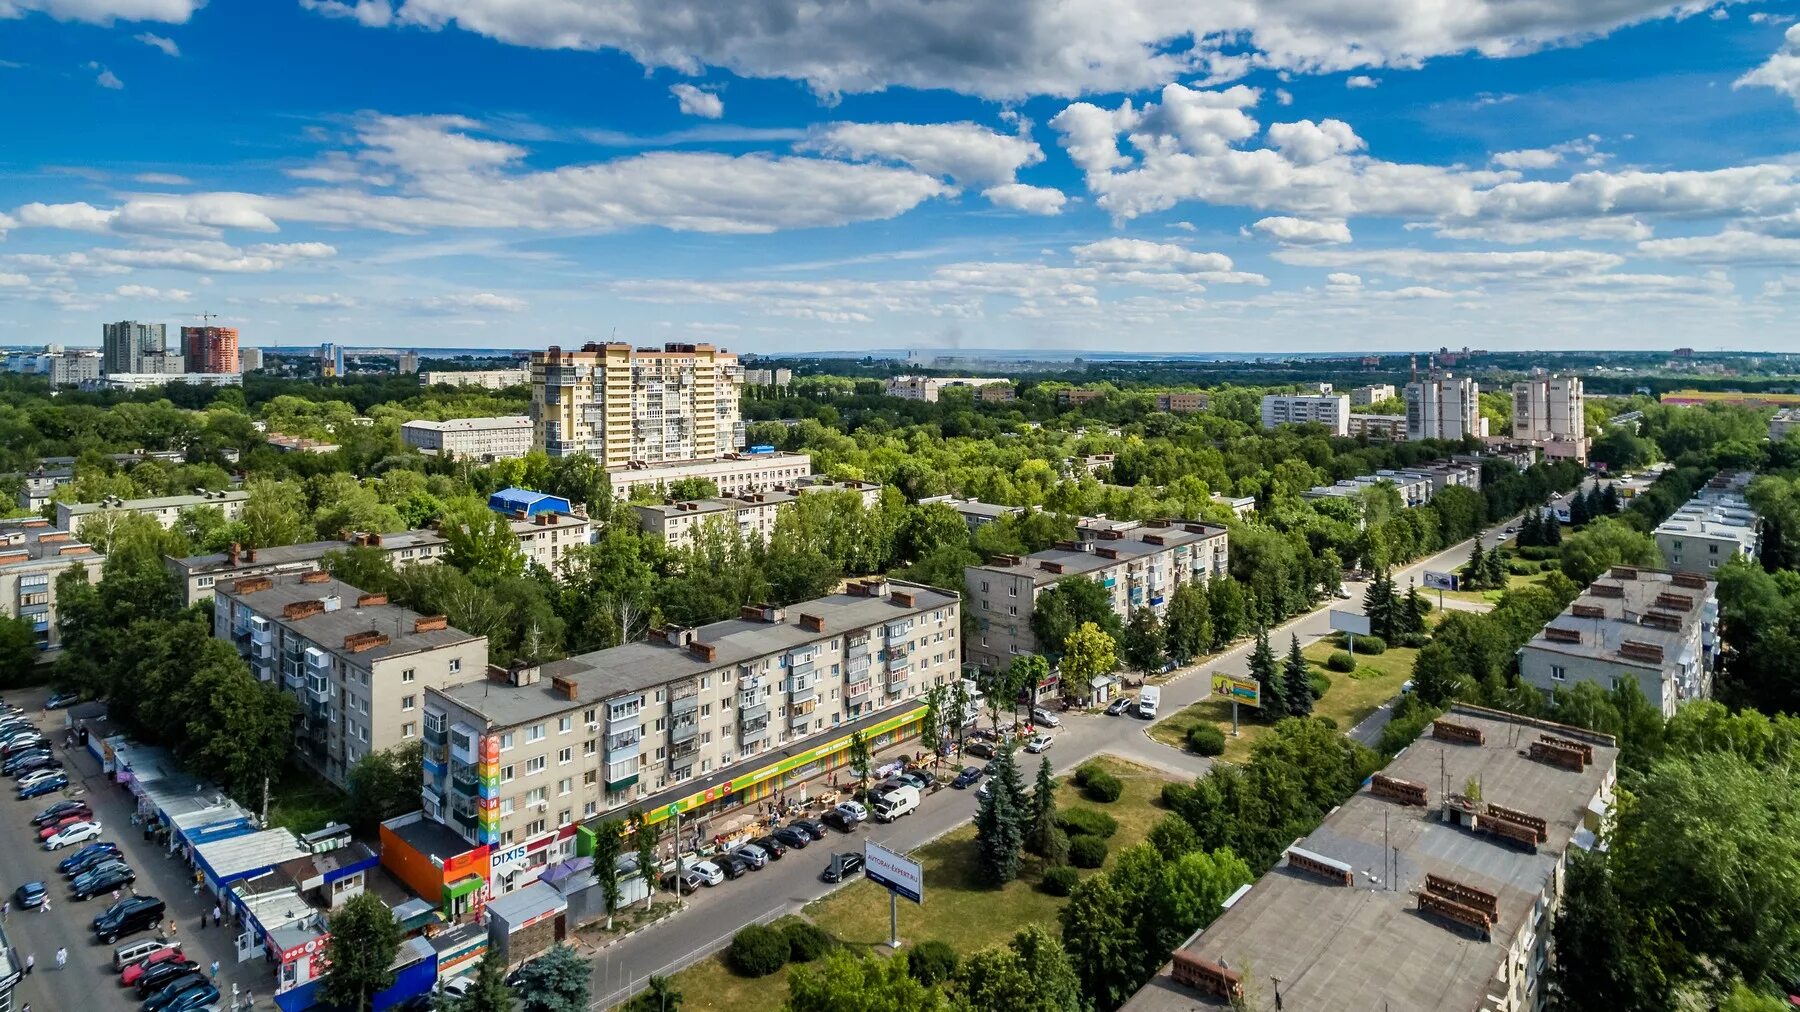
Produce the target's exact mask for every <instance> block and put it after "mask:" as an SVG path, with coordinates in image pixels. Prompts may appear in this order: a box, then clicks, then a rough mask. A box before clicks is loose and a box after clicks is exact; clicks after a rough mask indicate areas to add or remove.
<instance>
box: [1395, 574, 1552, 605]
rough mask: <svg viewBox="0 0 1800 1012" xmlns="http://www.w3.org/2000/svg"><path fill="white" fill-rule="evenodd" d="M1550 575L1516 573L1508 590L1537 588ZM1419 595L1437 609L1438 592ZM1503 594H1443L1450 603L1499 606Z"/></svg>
mask: <svg viewBox="0 0 1800 1012" xmlns="http://www.w3.org/2000/svg"><path fill="white" fill-rule="evenodd" d="M1548 575H1550V574H1549V573H1532V574H1531V575H1530V576H1520V575H1518V574H1517V573H1514V574H1511V575H1509V576H1508V577H1507V578H1506V589H1507V590H1511V589H1513V588H1514V587H1531V586H1537V585H1538V584H1541V583H1543V582H1544V577H1546V576H1548ZM1419 593H1420V594H1421V595H1424V596H1425V597H1426V599H1427V600H1429V601H1431V603H1432V606H1433V607H1436V605H1437V595H1438V591H1435V590H1421V591H1420V592H1419ZM1501 593H1502V592H1501V591H1498V590H1446V591H1444V592H1443V595H1444V599H1445V600H1449V601H1469V602H1472V603H1474V604H1498V603H1500V594H1501Z"/></svg>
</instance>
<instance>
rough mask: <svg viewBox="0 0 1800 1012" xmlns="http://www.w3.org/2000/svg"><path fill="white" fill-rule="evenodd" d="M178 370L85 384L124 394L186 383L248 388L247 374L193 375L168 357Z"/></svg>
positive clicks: (111, 377) (112, 377) (110, 375)
mask: <svg viewBox="0 0 1800 1012" xmlns="http://www.w3.org/2000/svg"><path fill="white" fill-rule="evenodd" d="M164 358H165V359H166V360H168V361H170V362H171V363H172V364H173V365H174V366H175V368H173V369H171V370H169V371H168V372H140V373H108V374H106V375H103V376H101V377H100V378H99V379H97V380H94V381H92V382H90V383H84V384H82V388H83V389H85V390H123V391H125V392H127V393H130V392H132V391H135V390H156V389H159V388H161V387H166V386H168V385H169V384H171V383H186V384H188V385H189V386H197V387H241V386H243V385H244V374H243V373H238V372H191V373H184V372H182V371H181V368H180V366H181V360H180V359H177V358H175V357H174V356H172V355H169V356H164Z"/></svg>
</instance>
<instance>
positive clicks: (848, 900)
mask: <svg viewBox="0 0 1800 1012" xmlns="http://www.w3.org/2000/svg"><path fill="white" fill-rule="evenodd" d="M1094 761H1095V762H1098V763H1100V764H1101V765H1102V766H1104V767H1106V768H1107V769H1108V770H1110V771H1111V772H1112V773H1113V774H1114V775H1116V776H1118V777H1119V779H1121V780H1122V781H1124V783H1125V793H1124V794H1122V795H1120V797H1119V800H1117V801H1115V802H1113V803H1112V804H1109V805H1102V804H1097V803H1095V802H1091V801H1088V800H1086V799H1084V798H1083V797H1082V796H1081V792H1080V790H1079V789H1078V788H1076V787H1075V786H1074V784H1073V783H1070V782H1068V780H1067V779H1066V778H1065V779H1064V780H1063V781H1062V782H1059V783H1058V785H1057V788H1056V803H1057V807H1058V809H1059V810H1061V809H1068V808H1077V807H1079V808H1095V809H1099V810H1101V811H1104V812H1106V813H1107V814H1108V815H1111V816H1112V817H1113V818H1114V819H1117V820H1118V822H1119V831H1118V832H1117V833H1116V834H1114V835H1113V837H1112V838H1111V839H1110V840H1108V841H1107V844H1108V847H1109V850H1110V852H1111V853H1114V854H1116V853H1118V852H1119V851H1120V850H1123V849H1125V848H1127V847H1131V846H1134V845H1135V844H1138V843H1140V842H1142V841H1143V839H1144V838H1145V837H1146V836H1148V835H1149V833H1150V829H1151V827H1152V826H1154V825H1156V823H1157V821H1158V820H1160V819H1161V818H1162V816H1163V809H1162V788H1163V784H1165V783H1167V782H1169V778H1168V777H1166V776H1164V775H1163V774H1162V773H1160V772H1157V771H1154V770H1150V769H1146V768H1144V767H1142V766H1137V765H1134V764H1132V763H1127V762H1125V761H1123V760H1120V759H1117V758H1114V757H1112V756H1102V757H1100V758H1099V759H1096V760H1094ZM1028 772H1029V773H1030V775H1028V776H1027V777H1026V783H1027V785H1029V784H1030V783H1031V782H1032V780H1033V779H1034V778H1035V775H1036V771H1035V769H1030V770H1028ZM808 853H809V854H810V850H809V852H808ZM796 856H800V857H801V859H802V860H810V859H811V858H810V857H808V856H804V855H796V854H795V853H790V854H789V855H788V857H787V860H793V859H794V858H795V857H796ZM912 856H913V857H914V858H915V859H916V860H917V861H918V862H919V863H920V864H922V865H923V866H924V869H925V902H924V904H923V905H920V906H914V905H913V904H911V903H907V902H905V901H902V902H901V904H900V938H901V939H902V941H904V942H907V943H909V944H911V943H917V942H921V941H924V940H926V939H928V938H938V939H942V940H944V941H946V942H949V943H950V945H951V946H952V947H953V948H955V949H956V950H957V951H958V952H960V953H965V954H966V953H971V952H974V951H976V950H978V949H982V948H986V947H988V946H991V945H997V944H1000V943H1002V942H1004V941H1006V940H1007V939H1008V938H1011V937H1012V935H1013V933H1014V932H1016V931H1018V930H1019V929H1020V928H1022V927H1024V926H1025V925H1027V924H1031V923H1034V922H1035V923H1040V924H1047V925H1051V926H1054V925H1055V924H1056V921H1057V913H1058V911H1059V910H1061V909H1062V905H1063V903H1064V902H1065V901H1064V900H1063V899H1061V898H1059V897H1055V896H1051V895H1049V894H1048V893H1045V892H1044V891H1042V890H1041V889H1039V888H1038V887H1037V882H1038V878H1039V876H1040V875H1041V873H1042V871H1043V868H1042V863H1041V862H1040V861H1039V860H1038V859H1037V858H1035V857H1032V856H1030V855H1026V858H1025V864H1024V869H1023V872H1022V874H1021V876H1020V878H1019V880H1018V881H1016V882H1012V883H1010V884H1008V885H1006V886H1004V887H1003V888H1000V889H992V888H989V887H987V886H985V885H982V884H981V883H980V882H978V881H977V880H976V878H975V827H974V825H973V824H966V825H963V826H960V827H958V828H957V829H955V830H953V831H951V832H950V833H949V834H948V835H946V836H943V837H940V838H939V839H938V840H936V841H934V842H932V843H929V844H926V845H925V846H923V847H921V848H919V849H918V850H917V851H916V852H914V853H913V855H912ZM817 860H818V861H823V860H824V858H823V857H822V856H821V857H820V858H818V859H817ZM1109 863H1110V860H1109ZM1083 874H1084V875H1090V874H1094V873H1093V872H1083ZM805 916H806V918H807V919H808V920H811V921H812V922H813V923H815V924H818V925H819V926H820V927H822V928H824V929H825V930H826V931H829V932H830V933H831V934H832V935H833V936H834V937H835V938H837V939H838V940H839V941H840V942H842V943H844V944H846V945H851V946H855V947H858V948H872V947H875V946H882V947H884V948H885V946H886V943H887V941H888V898H887V891H886V890H884V889H881V888H879V887H877V886H876V885H875V884H874V883H871V882H868V881H857V882H854V883H852V884H850V885H847V886H845V887H844V888H842V889H839V890H837V891H836V892H834V893H832V894H831V895H830V896H827V897H825V898H824V899H822V900H818V901H816V902H814V903H811V904H809V905H808V906H807V907H806V910H805ZM676 984H677V986H678V987H680V989H681V993H682V997H683V1002H682V1005H683V1007H684V1008H695V1009H749V1008H755V1009H775V1008H779V1007H780V1006H781V1004H782V1002H783V1001H785V1000H786V998H787V979H786V974H785V971H784V972H781V973H775V974H771V975H770V976H768V977H764V978H762V979H760V980H747V979H745V978H742V977H739V976H738V975H737V974H735V973H733V972H732V971H731V969H730V968H729V967H727V966H726V965H725V961H724V958H723V956H715V957H711V958H709V959H706V960H703V961H702V962H700V963H698V964H696V965H695V966H693V967H692V968H690V969H688V970H685V971H683V972H682V973H681V974H679V975H678V976H677V977H676Z"/></svg>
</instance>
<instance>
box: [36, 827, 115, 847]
mask: <svg viewBox="0 0 1800 1012" xmlns="http://www.w3.org/2000/svg"><path fill="white" fill-rule="evenodd" d="M100 832H101V827H100V824H99V823H98V822H77V823H75V824H74V825H72V826H64V827H63V828H62V829H61V830H59V831H58V832H57V833H56V835H55V836H52V837H50V838H49V839H47V840H45V841H44V849H45V850H61V849H62V848H64V847H67V846H68V845H70V844H72V843H85V842H87V841H88V840H92V839H93V838H95V837H97V836H99V835H100Z"/></svg>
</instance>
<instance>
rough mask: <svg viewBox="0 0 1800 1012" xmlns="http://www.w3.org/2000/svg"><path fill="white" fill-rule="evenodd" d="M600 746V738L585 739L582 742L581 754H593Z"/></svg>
mask: <svg viewBox="0 0 1800 1012" xmlns="http://www.w3.org/2000/svg"><path fill="white" fill-rule="evenodd" d="M599 748H600V742H599V739H596V738H589V739H588V740H587V741H584V742H582V743H581V754H582V755H593V754H594V753H595V752H597V751H599Z"/></svg>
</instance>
